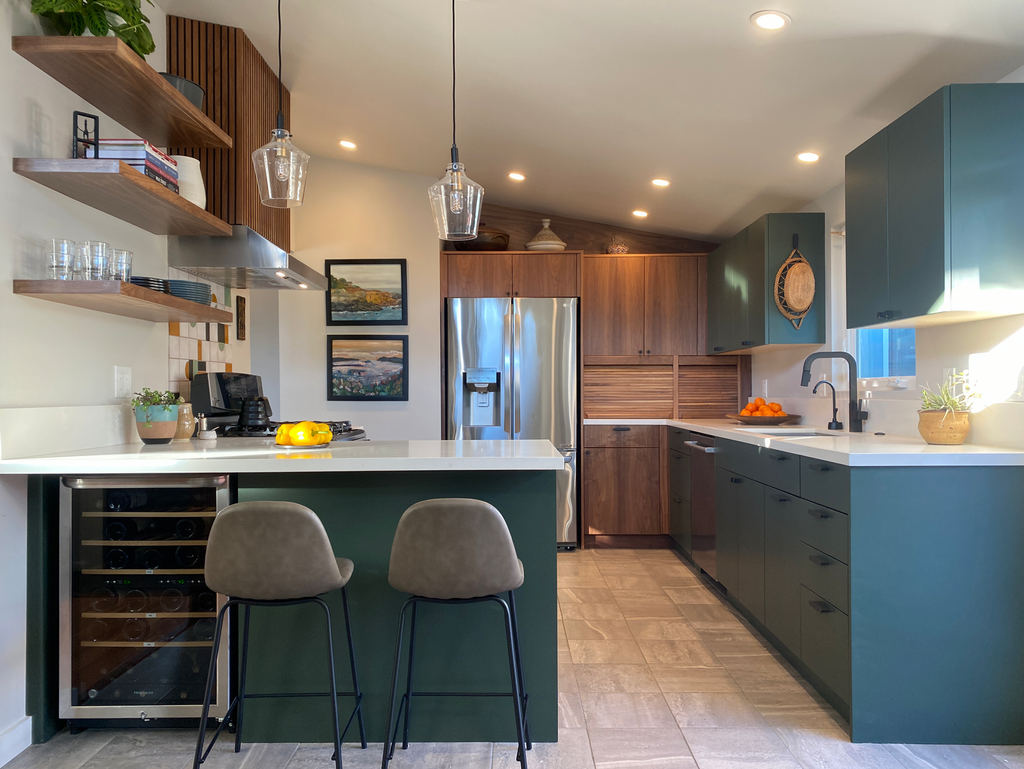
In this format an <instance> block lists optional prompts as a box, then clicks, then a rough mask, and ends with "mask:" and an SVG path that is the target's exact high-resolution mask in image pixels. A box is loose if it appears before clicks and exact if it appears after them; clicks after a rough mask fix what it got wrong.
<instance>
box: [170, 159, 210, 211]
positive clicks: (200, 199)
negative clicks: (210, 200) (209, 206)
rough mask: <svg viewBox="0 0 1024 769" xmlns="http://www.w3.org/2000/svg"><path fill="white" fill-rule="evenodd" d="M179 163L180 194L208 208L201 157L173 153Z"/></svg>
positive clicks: (191, 201)
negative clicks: (200, 162) (200, 163)
mask: <svg viewBox="0 0 1024 769" xmlns="http://www.w3.org/2000/svg"><path fill="white" fill-rule="evenodd" d="M171 157H172V158H174V160H175V161H176V162H177V163H178V194H179V195H181V196H182V197H183V198H185V200H187V201H189V202H190V203H194V204H195V205H197V206H199V207H200V208H202V209H205V208H206V185H204V184H203V171H202V168H201V167H200V165H199V158H190V157H189V156H188V155H171Z"/></svg>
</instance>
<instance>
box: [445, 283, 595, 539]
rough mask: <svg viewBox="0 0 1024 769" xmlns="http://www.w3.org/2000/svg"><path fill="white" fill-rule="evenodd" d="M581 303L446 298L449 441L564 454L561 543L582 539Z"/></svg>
mask: <svg viewBox="0 0 1024 769" xmlns="http://www.w3.org/2000/svg"><path fill="white" fill-rule="evenodd" d="M577 303H578V300H577V299H449V300H448V392H447V403H448V414H447V427H448V438H450V439H452V440H549V441H551V442H552V443H553V444H554V445H555V447H556V448H557V449H558V450H559V451H560V452H562V456H563V457H564V458H565V468H564V470H563V471H562V472H560V473H559V474H558V500H559V501H558V515H557V520H556V521H555V524H556V531H557V534H556V536H557V542H558V545H559V546H561V547H572V546H575V545H576V544H577V539H576V449H577V445H576V443H577V422H578V418H577V414H578V400H577V399H578V397H579V396H578V382H577V365H576V364H577V357H576V356H577V347H578V338H577V337H578V334H577V327H578V321H577Z"/></svg>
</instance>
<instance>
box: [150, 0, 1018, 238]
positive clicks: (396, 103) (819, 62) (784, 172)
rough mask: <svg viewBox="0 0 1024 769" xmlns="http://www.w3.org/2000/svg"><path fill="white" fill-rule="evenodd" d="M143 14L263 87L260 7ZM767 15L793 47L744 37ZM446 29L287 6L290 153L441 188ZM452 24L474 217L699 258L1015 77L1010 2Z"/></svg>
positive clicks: (530, 2)
mask: <svg viewBox="0 0 1024 769" xmlns="http://www.w3.org/2000/svg"><path fill="white" fill-rule="evenodd" d="M157 1H158V3H159V5H160V6H161V7H162V8H163V9H164V10H166V11H167V12H168V13H174V14H178V15H183V16H189V17H192V18H198V19H203V20H206V21H212V22H217V23H221V24H230V25H233V26H238V27H241V28H242V29H244V30H245V31H246V33H247V34H248V35H249V37H250V38H252V40H253V41H254V42H255V44H256V45H257V47H258V48H259V50H260V51H261V53H263V55H264V56H265V57H266V58H267V60H268V61H271V62H273V63H274V64H275V65H276V50H275V45H276V21H277V18H276V4H275V3H274V1H273V0H217V2H215V3H214V2H210V0H157ZM762 2H763V3H765V5H763V4H762ZM763 7H771V8H775V9H777V10H782V11H785V12H786V13H788V14H789V15H790V16H792V18H793V23H792V25H791V26H790V27H789V28H787V29H784V30H782V31H780V32H774V33H773V32H766V31H764V30H761V29H759V28H757V27H755V26H753V25H752V24H750V22H749V21H748V18H749V16H750V14H751V13H753V12H754V11H757V10H759V9H761V8H763ZM450 10H451V4H450V2H448V0H362V1H361V2H355V1H354V0H284V82H285V84H286V85H287V86H288V87H289V88H290V89H291V91H292V95H293V101H292V126H291V128H292V131H293V133H294V134H295V139H294V141H295V143H296V144H297V145H298V146H299V147H302V148H303V149H305V150H306V151H307V152H310V153H312V154H314V155H325V156H330V157H337V158H343V159H346V160H352V161H356V162H360V163H366V164H370V165H376V166H384V167H387V168H393V169H398V170H402V171H408V172H412V173H418V174H425V175H428V176H433V177H439V176H441V174H442V173H443V171H444V166H445V164H446V163H447V160H448V152H449V146H450V141H451V137H450V134H451V124H450V119H451V118H450V114H451V104H450V98H451V82H450V61H451V59H450V56H451V48H450V40H451V38H450ZM458 20H459V50H458V52H459V92H458V96H459V132H458V142H459V149H460V151H461V155H462V160H463V162H464V163H465V164H466V169H467V173H468V174H469V176H470V177H471V178H472V179H475V180H476V181H478V182H480V183H481V184H483V185H484V187H485V189H486V197H485V200H487V201H488V202H492V203H500V204H502V205H508V206H516V207H520V208H528V209H531V210H536V211H550V212H552V213H555V214H560V215H563V216H575V217H578V218H583V219H592V220H598V221H604V222H608V223H613V224H621V225H626V226H634V227H640V228H643V229H650V230H654V231H660V232H666V233H674V234H681V235H693V236H701V235H705V236H711V237H713V238H724V237H728V236H730V235H732V234H733V233H735V232H736V231H738V230H739V229H741V228H742V227H744V226H746V225H747V224H749V223H750V221H752V220H753V219H755V218H757V217H758V216H760V215H761V214H762V213H765V212H767V211H789V210H795V209H798V208H800V207H802V206H804V205H806V204H807V203H808V202H809V201H811V200H813V199H814V198H816V197H818V196H819V195H821V194H822V193H824V192H826V191H827V190H829V189H831V188H832V187H834V186H835V185H837V184H839V183H841V181H842V179H843V157H844V155H845V154H846V153H847V152H849V151H850V150H851V149H853V148H854V147H855V146H857V145H858V144H859V143H860V142H862V141H864V140H865V139H866V138H868V137H869V136H870V135H871V134H873V133H874V132H875V131H877V130H878V129H880V128H882V127H883V126H884V125H886V124H887V123H889V122H891V121H892V120H893V119H894V118H896V117H898V116H899V115H900V114H902V113H903V112H905V111H906V110H907V109H909V108H910V107H912V106H913V105H914V104H916V103H917V102H918V101H920V100H921V99H923V98H924V97H925V96H927V95H928V94H929V93H931V92H932V91H934V90H935V89H937V88H939V87H940V86H942V85H945V84H947V83H950V82H984V81H994V80H999V79H1000V78H1002V77H1004V76H1005V75H1007V74H1008V73H1010V72H1011V71H1013V70H1015V69H1017V68H1018V67H1020V66H1021V65H1022V64H1024V4H1022V3H1021V2H1020V0H975V1H974V2H970V3H967V2H964V1H963V0H860V2H850V1H849V0H460V2H459V3H458ZM270 127H271V126H268V131H269V128H270ZM343 138H345V139H351V140H352V141H355V142H356V143H357V144H358V149H357V150H356V151H355V152H351V151H345V150H343V149H341V148H340V147H339V145H338V141H339V140H340V139H343ZM1022 140H1024V137H1022ZM801 150H813V151H815V152H818V153H819V154H820V155H821V161H820V162H818V163H817V164H815V165H812V166H808V165H805V164H802V163H799V162H798V161H796V160H795V159H794V156H795V154H796V153H797V152H799V151H801ZM314 162H315V158H314ZM512 170H517V171H521V172H522V173H524V174H526V176H527V180H526V181H525V182H522V183H518V184H517V183H515V182H512V181H510V180H509V179H508V178H507V174H508V172H509V171H512ZM310 172H311V173H315V172H316V167H315V165H312V164H311V169H310ZM658 176H662V177H665V178H667V179H670V180H672V186H671V187H669V188H668V189H665V190H658V189H655V188H653V187H652V186H651V184H650V180H651V179H652V178H654V177H658ZM424 205H426V194H425V193H424ZM636 208H643V209H645V210H647V211H649V212H650V216H649V217H648V218H647V219H646V220H639V219H636V218H634V217H633V216H632V214H631V212H632V211H633V210H634V209H636Z"/></svg>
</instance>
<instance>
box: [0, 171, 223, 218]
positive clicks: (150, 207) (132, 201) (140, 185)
mask: <svg viewBox="0 0 1024 769" xmlns="http://www.w3.org/2000/svg"><path fill="white" fill-rule="evenodd" d="M14 172H15V173H16V174H20V175H21V176H24V177H26V178H27V179H31V180H32V181H34V182H38V183H39V184H42V185H43V186H44V187H49V188H50V189H51V190H56V191H57V192H59V193H61V194H62V195H67V196H68V197H69V198H72V199H74V200H77V201H78V202H80V203H85V204H86V205H87V206H92V207H93V208H95V209H98V210H100V211H103V212H104V213H108V214H110V215H111V216H114V217H116V218H118V219H121V220H122V221H125V222H128V223H129V224H134V225H135V226H137V227H141V228H142V229H144V230H148V231H149V232H152V233H154V234H155V235H222V236H227V235H230V234H231V225H230V224H228V223H227V222H225V221H223V220H222V219H219V218H217V217H216V216H214V215H213V214H211V213H210V212H209V211H204V210H203V209H202V208H200V207H199V206H197V205H195V204H194V203H191V202H189V201H188V200H186V199H185V198H183V197H182V196H181V195H179V194H178V193H176V192H172V191H171V190H169V189H167V188H166V187H164V186H163V185H162V184H160V182H157V181H154V180H153V179H150V178H149V177H148V176H146V175H145V174H143V173H141V172H140V171H136V170H135V169H134V168H132V167H131V166H130V165H128V164H127V163H124V162H123V161H120V160H112V159H111V160H104V159H102V158H100V159H99V160H84V159H78V160H51V159H47V158H15V159H14Z"/></svg>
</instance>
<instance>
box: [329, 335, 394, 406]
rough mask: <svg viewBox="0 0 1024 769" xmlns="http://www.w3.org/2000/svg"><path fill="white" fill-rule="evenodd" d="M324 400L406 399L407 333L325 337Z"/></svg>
mask: <svg viewBox="0 0 1024 769" xmlns="http://www.w3.org/2000/svg"><path fill="white" fill-rule="evenodd" d="M327 400H329V401H407V400H409V337H408V336H407V335H401V336H370V335H367V334H345V335H340V336H328V337H327Z"/></svg>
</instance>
